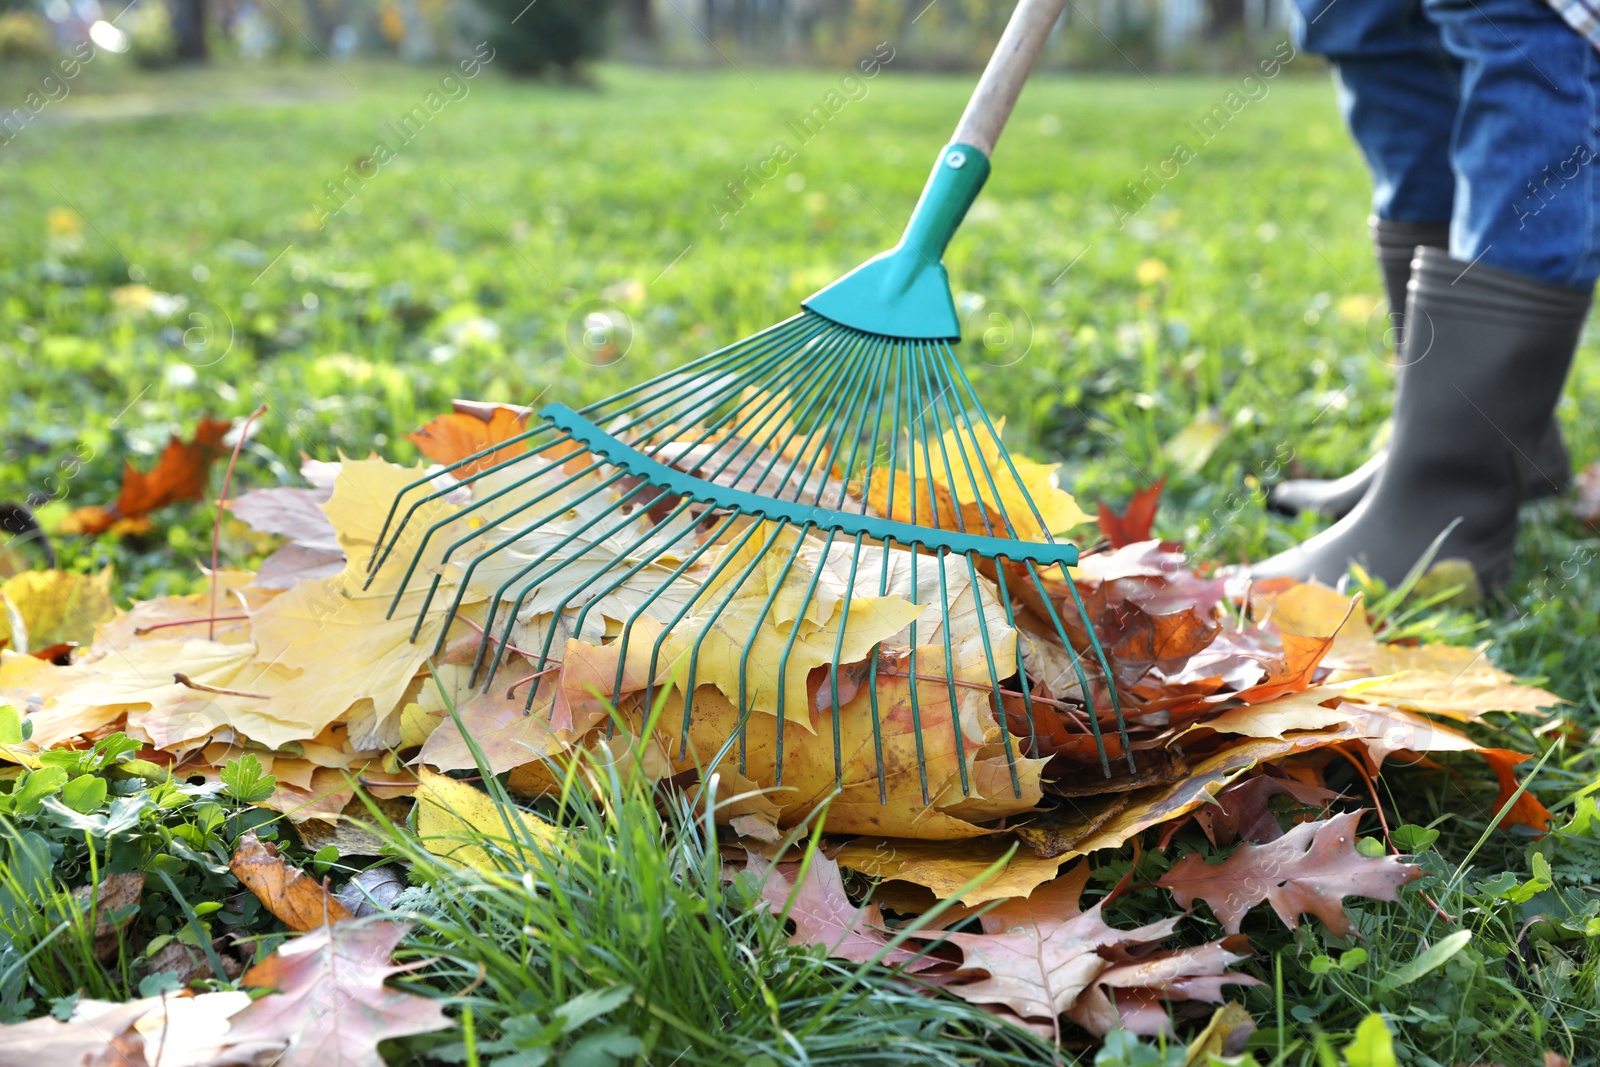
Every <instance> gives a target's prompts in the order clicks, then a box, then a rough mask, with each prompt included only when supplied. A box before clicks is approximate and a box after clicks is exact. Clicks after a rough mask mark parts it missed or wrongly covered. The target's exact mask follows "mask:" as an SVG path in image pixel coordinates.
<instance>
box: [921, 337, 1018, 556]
mask: <svg viewBox="0 0 1600 1067" xmlns="http://www.w3.org/2000/svg"><path fill="white" fill-rule="evenodd" d="M935 366H937V364H935ZM939 402H940V403H941V404H942V405H943V406H944V409H945V413H946V414H947V415H948V416H949V418H950V437H952V438H953V439H954V440H955V443H956V451H957V452H959V453H960V455H961V467H962V470H963V471H964V472H965V474H966V476H967V484H968V485H970V486H971V487H972V489H973V496H974V497H975V498H976V499H977V502H978V518H979V519H980V520H981V521H982V522H983V532H984V533H985V534H986V535H987V536H990V537H993V536H995V531H994V523H992V522H990V521H989V509H988V508H987V507H985V506H984V505H983V495H982V493H980V492H979V491H978V479H977V476H976V475H974V474H973V472H972V460H971V459H970V458H969V457H968V456H967V446H966V443H965V442H963V441H962V440H961V432H960V428H959V427H958V426H957V425H956V414H955V409H954V408H952V407H951V406H950V398H949V390H948V389H941V390H940V393H939ZM933 423H934V426H935V428H937V427H939V426H940V425H942V424H941V423H940V421H939V408H938V407H937V406H936V407H935V408H934V409H933ZM939 447H940V449H941V450H942V451H944V453H945V457H946V468H945V469H946V471H947V474H946V477H948V478H950V485H951V487H952V489H951V496H952V498H953V499H954V500H955V504H956V514H958V515H959V514H961V498H960V494H958V493H956V492H955V491H954V486H955V473H954V472H953V471H950V470H949V450H948V448H947V447H946V446H945V444H944V434H942V433H941V434H940V435H939ZM973 452H974V453H975V454H976V455H977V457H978V465H979V466H980V467H983V468H984V471H985V473H987V472H988V464H987V463H986V462H985V461H984V458H983V451H982V450H981V449H979V448H978V442H977V440H976V439H974V440H973ZM996 503H997V505H998V496H997V497H996ZM996 510H998V511H999V512H1000V514H1001V517H1002V519H1004V517H1005V509H1004V508H1001V507H998V506H997V507H996ZM1007 525H1008V528H1009V523H1008V524H1007ZM1009 532H1010V534H1011V536H1012V537H1015V536H1016V531H1015V530H1010V531H1009Z"/></svg>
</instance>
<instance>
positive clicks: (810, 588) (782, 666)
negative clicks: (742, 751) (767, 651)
mask: <svg viewBox="0 0 1600 1067" xmlns="http://www.w3.org/2000/svg"><path fill="white" fill-rule="evenodd" d="M838 535H839V531H837V530H829V531H828V538H827V540H826V541H824V542H823V544H822V555H821V556H819V557H818V560H819V562H818V563H817V569H816V570H815V571H813V572H812V573H811V582H810V584H808V585H807V586H806V595H805V599H804V600H802V601H801V602H800V611H799V613H798V614H797V615H796V616H795V622H794V626H793V627H792V628H791V629H790V630H789V640H788V642H787V643H785V644H784V646H783V655H781V656H779V657H778V725H777V727H776V729H777V734H778V738H777V748H778V752H777V768H778V770H777V775H776V777H775V778H774V780H773V784H774V785H782V784H783V734H784V729H783V725H784V720H783V715H784V706H783V705H784V700H785V698H786V697H787V696H788V695H789V689H788V686H787V685H786V684H785V682H786V681H787V680H788V677H789V673H788V672H789V656H790V653H792V652H793V651H794V642H795V639H796V638H797V637H799V636H800V620H801V619H804V618H805V615H806V612H807V611H808V610H809V609H810V607H811V601H812V599H813V598H814V597H815V596H816V595H817V583H818V582H819V581H820V580H821V579H822V569H823V567H825V566H826V565H827V562H828V553H829V552H830V551H831V550H832V549H833V539H834V538H835V537H837V536H838ZM803 547H805V535H804V534H803V533H802V535H801V538H800V541H799V542H797V543H796V544H795V546H794V555H793V556H791V557H790V559H789V562H788V564H786V565H785V566H784V569H783V578H782V579H780V580H779V586H780V588H781V586H782V583H783V581H784V580H787V579H788V577H789V568H790V567H793V566H794V561H795V560H796V559H799V558H800V550H801V549H802V548H803ZM768 606H769V607H770V606H771V605H770V602H769V604H768ZM848 612H849V601H848V599H847V600H846V602H845V609H844V612H842V613H841V614H840V616H839V637H840V638H841V639H843V637H844V631H845V627H846V626H847V625H848V624H849V614H848ZM752 636H753V635H752ZM752 643H753V642H752ZM835 647H837V646H835ZM749 655H750V649H749V646H748V645H747V646H746V647H745V656H746V657H748V656H749ZM739 673H740V683H739V684H740V686H741V687H742V686H743V685H744V679H743V675H744V668H743V665H742V664H741V666H740V671H739ZM804 697H805V694H804V693H803V692H802V693H801V698H802V699H804ZM834 714H835V715H837V714H838V707H837V705H836V706H835V708H834ZM743 745H744V741H743V739H742V738H741V739H740V747H743ZM834 758H835V760H837V758H838V751H837V741H835V753H834Z"/></svg>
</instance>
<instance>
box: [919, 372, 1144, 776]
mask: <svg viewBox="0 0 1600 1067" xmlns="http://www.w3.org/2000/svg"><path fill="white" fill-rule="evenodd" d="M941 343H942V342H941ZM946 350H948V346H946ZM946 363H947V365H948V366H949V367H950V368H951V369H952V370H953V371H954V372H955V376H956V379H957V380H959V382H960V384H961V385H962V387H963V388H964V389H965V391H966V394H967V396H968V397H969V398H970V399H971V401H972V406H973V407H974V408H976V409H977V412H978V415H979V417H980V418H982V419H983V423H984V426H985V427H987V429H988V431H989V433H990V434H991V435H992V437H993V439H994V441H995V443H996V444H997V445H999V449H998V451H999V454H1000V458H1001V459H1003V460H1004V461H1005V464H1006V467H1007V468H1008V470H1009V471H1010V473H1011V477H1012V478H1013V479H1014V480H1015V482H1016V485H1017V488H1018V489H1019V490H1020V491H1021V493H1022V498H1023V500H1025V501H1027V504H1028V507H1029V509H1030V510H1032V512H1033V517H1034V521H1035V522H1036V523H1038V525H1039V528H1040V529H1041V530H1044V534H1045V537H1046V539H1048V540H1051V541H1053V540H1054V538H1052V537H1051V536H1050V531H1049V530H1047V529H1045V521H1044V516H1043V515H1042V514H1040V512H1039V508H1038V505H1036V504H1035V503H1034V502H1033V497H1032V495H1030V494H1029V493H1028V489H1027V486H1026V485H1024V484H1023V481H1022V475H1021V474H1019V473H1018V472H1017V468H1016V465H1015V464H1014V463H1012V462H1011V453H1010V452H1008V451H1007V450H1006V448H1005V446H1004V445H1001V444H1000V434H999V432H998V431H996V430H995V428H994V423H992V422H990V421H989V415H988V413H987V412H985V411H984V410H983V405H982V404H980V403H979V402H978V395H977V393H976V392H975V391H974V390H973V388H972V383H971V381H969V380H968V379H967V375H966V372H965V371H964V370H963V369H962V367H961V364H960V362H958V361H957V360H956V359H955V358H954V357H953V356H952V355H949V354H948V351H947V355H946ZM963 410H965V406H963ZM966 418H967V424H968V426H969V427H971V426H972V421H971V417H970V416H966ZM974 440H976V430H975V428H974ZM979 454H980V457H981V455H982V453H981V450H980V453H979ZM981 466H982V467H983V469H984V471H985V472H986V473H987V472H988V464H987V463H983V464H981ZM989 486H990V491H991V492H993V493H994V494H995V499H996V500H997V501H998V500H999V499H1000V491H999V489H998V488H997V487H995V484H994V479H993V477H992V476H991V477H990V478H989ZM1002 517H1004V512H1003V511H1002ZM1006 525H1007V527H1008V528H1010V526H1011V523H1010V519H1009V518H1007V519H1006ZM1011 536H1013V537H1015V536H1016V531H1015V529H1011ZM1028 571H1029V573H1030V575H1031V576H1032V577H1033V580H1034V584H1035V586H1036V587H1037V588H1038V591H1039V596H1040V599H1041V600H1043V601H1044V603H1045V604H1046V606H1047V607H1049V609H1050V614H1051V616H1052V621H1054V622H1055V624H1056V628H1057V630H1058V632H1059V633H1060V634H1061V638H1062V644H1064V645H1065V646H1066V647H1067V650H1068V651H1069V652H1072V653H1073V666H1074V668H1075V669H1076V670H1077V671H1078V675H1079V683H1080V684H1081V685H1082V686H1083V699H1084V703H1085V705H1086V706H1087V707H1088V710H1089V721H1090V723H1091V724H1092V725H1093V726H1094V735H1095V743H1096V745H1097V746H1098V747H1099V749H1100V761H1101V765H1102V770H1103V771H1104V772H1105V774H1106V776H1107V777H1110V775H1111V767H1110V763H1109V762H1108V761H1107V758H1106V753H1105V744H1104V741H1103V740H1102V739H1101V737H1100V729H1099V723H1100V718H1099V716H1098V715H1097V714H1096V713H1095V710H1094V703H1093V698H1092V697H1091V696H1090V689H1089V684H1088V682H1087V680H1085V679H1084V678H1083V671H1082V668H1081V667H1080V666H1079V665H1078V656H1077V653H1076V651H1075V650H1074V649H1073V648H1072V643H1071V642H1070V641H1068V640H1067V639H1066V631H1065V629H1064V628H1062V626H1061V623H1060V620H1059V619H1055V618H1054V615H1055V608H1054V606H1053V605H1051V604H1050V597H1049V595H1048V594H1047V593H1046V592H1045V591H1044V585H1043V583H1042V582H1041V581H1040V579H1039V572H1038V568H1037V567H1035V566H1034V564H1033V563H1032V562H1031V561H1030V562H1029V563H1028ZM1061 576H1062V577H1063V578H1064V579H1065V580H1066V584H1067V588H1068V589H1069V590H1071V592H1072V599H1073V601H1074V602H1075V603H1076V605H1077V608H1078V614H1079V616H1080V617H1081V618H1082V619H1083V621H1084V629H1085V630H1086V631H1087V633H1088V635H1089V644H1090V646H1091V647H1092V648H1093V649H1094V653H1095V658H1096V659H1097V660H1098V661H1099V664H1100V669H1101V671H1102V672H1104V674H1105V679H1106V690H1107V692H1108V693H1109V694H1110V697H1111V710H1112V714H1113V715H1115V717H1116V721H1117V734H1118V736H1119V737H1120V738H1121V740H1122V748H1123V751H1124V753H1126V755H1127V762H1128V769H1129V770H1130V771H1133V770H1136V765H1135V763H1134V759H1133V745H1132V743H1131V742H1130V741H1129V739H1128V728H1127V723H1126V721H1125V720H1124V717H1123V712H1122V700H1121V698H1120V697H1119V696H1118V695H1117V684H1116V679H1115V678H1114V677H1113V675H1112V673H1111V663H1110V661H1109V660H1108V659H1107V657H1106V653H1105V649H1104V648H1102V647H1101V645H1100V639H1099V637H1098V636H1097V635H1096V634H1095V632H1094V626H1093V625H1092V624H1091V622H1090V620H1089V613H1088V611H1087V610H1086V609H1085V608H1084V606H1083V598H1082V597H1081V596H1079V595H1078V586H1077V583H1076V582H1074V581H1073V580H1072V575H1071V573H1069V572H1068V570H1067V568H1066V567H1064V566H1063V567H1062V568H1061Z"/></svg>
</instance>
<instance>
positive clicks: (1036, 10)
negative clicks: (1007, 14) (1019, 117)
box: [951, 0, 1067, 156]
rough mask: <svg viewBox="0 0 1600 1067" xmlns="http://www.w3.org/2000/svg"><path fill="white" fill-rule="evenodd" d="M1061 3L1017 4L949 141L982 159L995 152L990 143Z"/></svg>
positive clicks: (1025, 0) (1055, 0) (1027, 1)
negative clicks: (969, 147)
mask: <svg viewBox="0 0 1600 1067" xmlns="http://www.w3.org/2000/svg"><path fill="white" fill-rule="evenodd" d="M1066 3H1067V0H1018V2H1017V8H1016V10H1015V11H1013V12H1012V13H1011V21H1010V22H1008V23H1006V31H1005V33H1003V34H1001V35H1000V43H999V44H997V45H995V49H994V55H992V56H990V57H989V65H988V66H987V67H985V68H984V69H983V77H982V78H979V79H978V87H977V88H976V89H974V90H973V91H972V99H971V100H969V101H967V110H966V111H965V112H963V113H962V115H961V121H960V122H958V123H956V132H955V136H954V137H952V138H951V141H952V142H953V143H955V144H969V145H972V146H973V147H974V148H977V149H978V150H980V151H981V152H983V154H984V155H986V156H988V155H993V154H994V143H995V142H996V141H998V140H999V139H1000V131H1001V130H1003V129H1005V126H1006V120H1007V119H1009V118H1010V117H1011V109H1012V108H1013V107H1015V106H1016V103H1017V97H1018V96H1019V95H1020V94H1021V93H1022V86H1023V84H1024V83H1025V82H1026V81H1027V80H1028V72H1029V71H1031V70H1032V69H1033V64H1034V61H1035V60H1037V59H1038V58H1039V53H1040V52H1041V51H1043V50H1044V42H1045V39H1046V38H1047V37H1049V35H1050V30H1051V28H1052V27H1054V26H1055V24H1056V19H1058V18H1060V17H1061V9H1062V8H1063V7H1065V6H1066Z"/></svg>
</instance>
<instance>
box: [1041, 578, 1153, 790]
mask: <svg viewBox="0 0 1600 1067" xmlns="http://www.w3.org/2000/svg"><path fill="white" fill-rule="evenodd" d="M1028 575H1029V577H1031V578H1032V579H1033V587H1034V589H1035V590H1036V591H1037V592H1038V594H1039V600H1040V601H1041V602H1042V603H1043V604H1044V607H1045V613H1046V614H1048V615H1049V616H1050V624H1051V625H1052V626H1053V627H1054V628H1055V631H1056V635H1057V636H1058V637H1060V638H1061V644H1062V646H1063V647H1064V648H1065V649H1066V650H1067V654H1068V655H1069V656H1070V657H1071V658H1072V670H1073V673H1075V674H1076V675H1077V676H1078V685H1079V686H1080V687H1082V689H1083V704H1084V707H1085V708H1086V709H1087V710H1088V713H1089V716H1088V717H1089V730H1090V732H1092V733H1093V734H1094V744H1095V748H1096V749H1097V750H1098V751H1099V753H1100V770H1101V773H1103V774H1104V775H1105V776H1106V777H1107V778H1110V777H1111V760H1110V757H1109V756H1107V755H1106V742H1105V738H1104V737H1103V736H1101V733H1100V716H1099V715H1098V714H1097V713H1096V712H1095V709H1094V697H1093V695H1092V694H1093V692H1094V690H1093V689H1092V688H1091V687H1090V685H1089V679H1088V676H1087V675H1085V674H1084V673H1083V658H1082V657H1081V656H1079V655H1078V650H1077V649H1075V648H1073V647H1072V641H1071V640H1070V639H1068V637H1067V630H1066V627H1065V626H1063V625H1062V624H1061V618H1060V616H1059V615H1058V614H1057V613H1056V606H1055V604H1053V603H1052V602H1051V600H1050V594H1049V593H1048V592H1046V591H1045V588H1044V582H1043V581H1042V580H1041V579H1040V577H1039V570H1038V568H1037V567H1035V566H1034V565H1033V561H1032V560H1029V561H1028ZM1069 584H1070V580H1069ZM1106 682H1107V684H1111V678H1110V676H1109V675H1108V676H1107V677H1106ZM1123 736H1124V739H1126V736H1127V735H1126V734H1124V735H1123ZM1123 744H1124V748H1126V745H1127V742H1126V740H1124V742H1123ZM1129 758H1130V759H1131V758H1132V757H1131V754H1130V757H1129Z"/></svg>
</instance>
